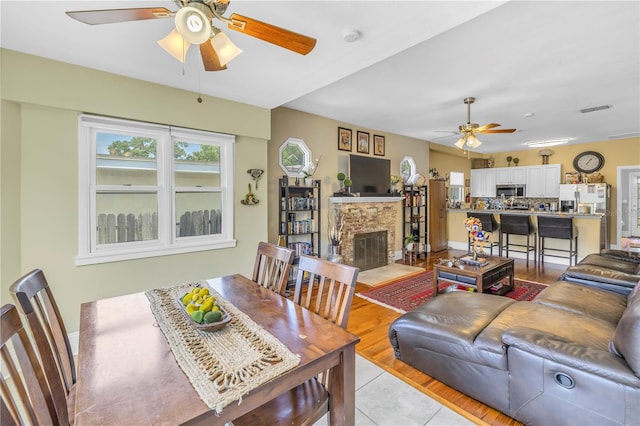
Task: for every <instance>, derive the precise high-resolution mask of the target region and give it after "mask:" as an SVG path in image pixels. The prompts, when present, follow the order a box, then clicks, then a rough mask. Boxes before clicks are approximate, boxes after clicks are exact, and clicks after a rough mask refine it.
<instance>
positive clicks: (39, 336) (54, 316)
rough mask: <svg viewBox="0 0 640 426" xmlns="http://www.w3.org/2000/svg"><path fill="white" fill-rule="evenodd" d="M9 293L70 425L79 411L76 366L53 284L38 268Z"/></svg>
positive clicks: (21, 279) (13, 286)
mask: <svg viewBox="0 0 640 426" xmlns="http://www.w3.org/2000/svg"><path fill="white" fill-rule="evenodd" d="M9 292H10V293H11V294H12V296H13V298H14V300H15V301H16V304H17V307H18V309H19V310H20V311H21V312H22V314H23V315H24V317H25V319H26V321H27V325H28V328H29V330H30V331H31V335H32V336H33V342H34V346H35V348H36V350H37V352H38V354H39V355H40V359H41V362H42V366H43V369H44V372H45V375H46V378H47V382H48V383H49V387H50V389H51V393H52V395H53V398H54V402H55V404H56V410H57V411H58V413H59V416H61V419H62V420H63V421H62V423H64V424H69V422H70V421H72V420H73V419H72V418H71V417H73V415H74V413H75V383H76V368H75V362H74V359H73V351H72V349H71V345H70V343H69V337H68V335H67V330H66V328H65V325H64V322H63V320H62V316H61V315H60V311H59V309H58V305H57V304H56V301H55V298H54V297H53V293H52V292H51V288H50V287H49V283H48V282H47V279H46V278H45V276H44V273H43V272H42V270H40V269H34V270H33V271H31V272H29V273H28V274H26V275H24V276H23V277H21V278H20V279H18V280H17V281H16V282H14V283H13V284H12V285H11V287H10V288H9Z"/></svg>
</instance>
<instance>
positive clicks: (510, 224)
mask: <svg viewBox="0 0 640 426" xmlns="http://www.w3.org/2000/svg"><path fill="white" fill-rule="evenodd" d="M505 234H506V240H505V237H504V235H505ZM509 235H523V236H526V237H527V244H526V245H525V244H512V243H510V242H509ZM532 235H533V245H532V241H531V236H532ZM505 242H506V244H504V243H505ZM537 242H538V236H537V233H536V228H535V226H534V225H533V222H532V221H531V216H529V215H519V214H501V215H500V256H502V250H503V249H506V250H507V257H509V248H510V247H518V248H523V250H513V249H512V250H511V251H515V252H518V253H527V265H529V252H531V251H532V252H533V264H534V265H535V264H536V253H537V251H538V247H537V246H538V244H537Z"/></svg>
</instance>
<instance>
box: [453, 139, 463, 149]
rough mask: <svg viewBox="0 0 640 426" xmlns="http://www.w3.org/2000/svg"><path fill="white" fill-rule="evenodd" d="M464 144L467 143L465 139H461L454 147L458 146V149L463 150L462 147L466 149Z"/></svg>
mask: <svg viewBox="0 0 640 426" xmlns="http://www.w3.org/2000/svg"><path fill="white" fill-rule="evenodd" d="M464 143H465V140H464V138H460V139H458V141H457V142H456V143H455V144H454V145H455V146H457V147H458V148H460V149H462V147H464Z"/></svg>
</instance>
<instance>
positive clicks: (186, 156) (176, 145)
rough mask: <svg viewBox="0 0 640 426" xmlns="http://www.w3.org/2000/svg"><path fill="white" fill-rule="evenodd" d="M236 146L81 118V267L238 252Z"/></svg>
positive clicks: (197, 134) (194, 134)
mask: <svg viewBox="0 0 640 426" xmlns="http://www.w3.org/2000/svg"><path fill="white" fill-rule="evenodd" d="M234 143H235V137H234V136H230V135H225V134H220V133H212V132H204V131H199V130H191V129H184V128H176V127H170V126H163V125H157V124H150V123H141V122H133V121H127V120H119V119H113V118H107V117H98V116H92V115H86V114H83V115H81V116H80V118H79V160H80V162H79V171H80V176H79V183H80V188H79V207H80V212H79V214H80V216H79V223H80V230H79V237H80V241H79V253H78V256H77V258H76V264H78V265H84V264H92V263H102V262H111V261H117V260H126V259H136V258H142V257H152V256H161V255H167V254H176V253H185V252H190V251H200V250H210V249H216V248H226V247H233V246H234V245H235V241H234V240H233V173H234V171H233V164H234Z"/></svg>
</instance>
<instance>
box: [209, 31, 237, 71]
mask: <svg viewBox="0 0 640 426" xmlns="http://www.w3.org/2000/svg"><path fill="white" fill-rule="evenodd" d="M211 45H212V46H213V49H214V50H215V51H216V53H217V54H218V58H219V59H220V65H222V66H225V65H226V64H227V63H228V62H229V61H231V60H232V59H233V58H235V57H236V56H238V55H239V54H241V53H242V49H240V48H239V47H238V46H236V45H235V44H233V42H232V41H231V39H229V37H227V35H226V34H225V33H223V32H222V31H220V32H218V33H217V34H216V35H215V36H213V38H212V39H211Z"/></svg>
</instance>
